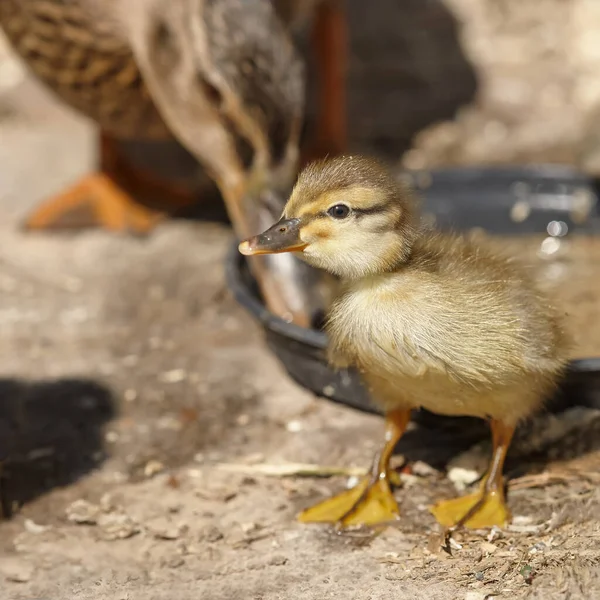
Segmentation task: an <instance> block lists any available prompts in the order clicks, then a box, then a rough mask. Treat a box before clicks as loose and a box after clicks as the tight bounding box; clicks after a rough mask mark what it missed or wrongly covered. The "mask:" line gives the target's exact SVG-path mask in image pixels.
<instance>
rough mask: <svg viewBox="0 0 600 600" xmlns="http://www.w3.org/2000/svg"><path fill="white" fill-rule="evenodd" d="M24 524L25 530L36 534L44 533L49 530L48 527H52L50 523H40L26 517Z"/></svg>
mask: <svg viewBox="0 0 600 600" xmlns="http://www.w3.org/2000/svg"><path fill="white" fill-rule="evenodd" d="M23 526H24V527H25V531H28V532H29V533H34V534H39V533H44V532H45V531H48V529H50V526H49V525H39V524H38V523H36V522H34V521H32V520H31V519H25V522H24V523H23Z"/></svg>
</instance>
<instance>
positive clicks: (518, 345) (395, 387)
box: [328, 232, 567, 422]
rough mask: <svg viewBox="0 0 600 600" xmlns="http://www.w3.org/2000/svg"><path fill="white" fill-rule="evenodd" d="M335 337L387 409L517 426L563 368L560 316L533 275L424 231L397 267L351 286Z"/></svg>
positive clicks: (336, 347)
mask: <svg viewBox="0 0 600 600" xmlns="http://www.w3.org/2000/svg"><path fill="white" fill-rule="evenodd" d="M328 331H329V335H330V339H331V353H332V355H333V356H334V357H336V358H337V363H338V364H350V365H354V366H356V367H357V368H359V369H360V370H361V371H362V372H363V374H364V378H365V380H366V382H367V383H368V385H369V387H370V388H371V391H372V393H373V397H374V399H375V400H376V401H378V402H379V403H381V404H382V405H383V407H384V408H386V409H392V408H401V407H406V406H408V407H417V406H423V407H425V408H427V409H429V410H431V411H433V412H438V413H442V414H451V415H471V416H480V417H484V418H485V417H497V418H499V417H501V418H503V419H504V420H505V421H514V422H516V421H518V420H519V419H521V418H523V417H525V416H527V415H528V414H529V413H530V412H531V411H532V410H534V409H535V408H536V407H537V406H538V405H539V404H540V403H541V402H542V401H543V399H544V397H545V396H546V395H548V393H550V391H551V390H552V388H553V387H554V385H555V383H556V381H557V379H558V377H559V376H560V374H561V372H562V371H563V369H564V367H565V365H566V346H567V343H566V338H565V336H564V334H563V330H562V324H561V321H560V319H559V316H558V313H557V311H556V310H555V309H554V308H553V307H552V305H551V302H550V301H549V300H548V299H547V298H546V297H544V295H543V294H542V293H540V292H539V290H537V288H536V287H535V285H534V283H533V279H532V278H531V277H529V276H528V273H527V271H526V269H525V268H524V267H523V266H521V265H520V264H519V263H518V261H516V260H514V259H511V258H510V257H506V256H503V255H502V254H500V253H497V252H495V251H494V250H492V249H491V247H488V246H487V245H484V244H482V245H480V244H476V243H475V242H474V241H471V240H469V239H467V238H465V237H463V236H453V235H442V234H437V233H429V232H425V233H423V234H422V235H421V236H418V238H417V241H416V242H415V245H414V248H413V251H412V255H411V258H410V260H409V261H408V262H407V263H406V264H404V265H402V266H401V267H399V268H398V269H397V270H395V271H393V272H391V273H383V274H379V275H376V276H371V277H368V278H365V279H362V280H358V281H352V282H349V283H347V284H346V287H345V289H344V291H343V293H342V294H341V296H340V298H339V299H338V301H337V302H336V303H335V305H334V307H333V309H332V311H331V314H330V319H329V325H328Z"/></svg>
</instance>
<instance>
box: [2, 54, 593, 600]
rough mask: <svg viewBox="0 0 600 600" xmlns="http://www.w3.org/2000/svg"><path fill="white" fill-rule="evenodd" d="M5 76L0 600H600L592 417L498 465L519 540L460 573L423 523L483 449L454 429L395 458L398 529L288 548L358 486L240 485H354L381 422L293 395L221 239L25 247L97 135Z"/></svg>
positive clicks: (481, 551)
mask: <svg viewBox="0 0 600 600" xmlns="http://www.w3.org/2000/svg"><path fill="white" fill-rule="evenodd" d="M7 64H8V63H7V62H4V63H2V62H1V61H0V66H2V67H3V68H4V71H2V78H4V79H2V80H3V81H5V82H6V81H8V80H7V79H6V78H7V77H9V76H10V77H13V78H14V81H15V82H16V83H15V85H14V87H11V88H10V89H9V90H5V91H4V92H3V93H2V95H0V140H1V143H0V215H1V217H2V218H1V219H0V248H1V252H0V290H1V292H2V293H1V294H0V331H1V334H2V335H1V336H0V370H1V372H0V377H1V379H0V457H3V458H4V457H8V461H7V463H6V465H5V469H4V473H3V478H2V484H3V495H4V498H5V505H6V506H5V510H6V512H7V513H11V512H12V516H11V517H10V518H9V519H7V520H6V521H4V522H3V523H2V524H0V598H1V599H2V600H5V599H6V600H9V599H10V600H25V599H28V600H31V599H32V598H40V599H41V598H44V599H49V600H50V599H63V598H65V599H66V598H80V599H82V600H88V599H89V600H100V599H105V598H106V599H111V600H137V599H144V600H167V599H172V598H177V599H178V600H188V599H190V600H191V599H194V600H195V599H197V598H202V599H203V600H217V599H227V600H233V599H236V598H239V599H244V600H245V599H256V600H258V599H264V600H267V599H269V600H275V599H288V598H306V599H318V600H321V599H324V598H348V599H360V600H367V599H374V600H375V599H376V600H385V599H388V598H389V599H391V598H394V599H421V598H427V599H429V600H437V599H439V600H454V599H463V598H464V599H466V600H483V599H484V598H488V597H497V598H509V597H510V598H544V599H554V598H557V599H558V598H570V599H576V598H594V597H600V518H599V517H598V515H599V514H600V487H598V473H599V472H600V471H599V470H598V466H599V465H600V449H599V446H598V444H599V442H598V439H600V411H598V410H593V409H573V410H570V411H569V412H567V413H566V414H564V415H562V416H561V417H560V418H557V417H552V416H549V415H544V416H541V417H540V418H539V419H537V420H536V421H535V422H533V423H532V424H530V425H529V427H528V428H526V429H525V430H524V431H523V432H521V434H520V436H519V438H518V439H517V443H516V444H515V448H514V449H513V452H512V458H511V461H510V463H509V465H508V474H509V475H510V476H511V478H512V479H511V489H510V505H511V508H512V510H513V513H514V519H513V524H512V525H511V527H509V528H508V529H507V530H505V531H493V532H482V533H480V532H475V533H469V534H468V535H467V534H457V535H456V538H455V539H456V543H455V544H454V547H453V549H452V553H451V554H447V553H445V552H443V551H441V550H440V548H439V538H438V529H437V527H436V525H435V523H434V520H433V518H432V517H431V516H430V514H429V513H428V511H427V506H428V505H429V504H430V503H431V502H433V501H434V500H436V499H438V498H441V497H449V496H451V495H453V494H457V493H458V492H457V490H456V489H455V488H454V486H453V485H452V483H451V482H450V480H449V479H448V478H447V477H446V475H445V473H446V471H445V469H444V467H445V466H446V463H448V461H449V460H451V459H452V460H454V461H458V462H457V464H459V465H462V466H466V467H467V471H469V470H472V469H473V468H474V465H475V470H476V471H479V472H481V464H482V463H481V460H480V456H481V454H480V452H478V449H480V448H481V447H480V446H478V447H476V448H475V449H474V450H473V449H471V450H469V451H468V452H467V453H466V454H463V455H462V457H461V456H459V457H458V458H457V457H456V456H452V455H453V452H451V451H450V450H449V448H454V449H456V448H462V450H468V447H469V446H470V445H471V444H472V441H473V440H472V439H471V438H469V440H468V441H467V442H466V443H465V442H464V431H463V432H461V431H460V430H459V431H456V429H454V430H452V429H449V430H448V431H443V432H439V431H438V432H436V431H434V432H431V431H430V432H428V431H426V430H413V431H412V432H411V435H409V436H408V438H407V441H406V443H405V445H404V446H403V447H402V448H401V449H400V450H401V452H402V453H403V454H404V455H405V456H406V457H407V460H408V464H409V466H410V467H409V468H407V469H405V470H404V475H403V479H404V484H405V485H404V487H403V488H402V489H399V490H398V491H397V498H398V500H399V502H400V505H401V509H402V513H403V518H402V520H401V521H399V523H398V526H397V527H392V528H389V529H387V530H386V531H385V532H383V533H382V534H381V535H379V536H377V537H369V536H365V535H356V534H355V535H343V536H340V535H336V534H334V533H332V532H330V531H328V530H327V529H324V528H322V527H318V526H315V527H312V526H311V527H309V526H303V525H300V524H298V523H297V522H296V521H295V515H296V513H297V512H298V511H299V510H300V509H301V508H303V507H305V506H307V505H309V504H310V503H311V502H314V501H315V500H317V499H319V498H322V497H323V496H325V495H327V494H329V493H331V492H332V491H334V490H336V489H341V488H343V487H344V486H345V485H346V483H347V481H348V476H338V477H331V478H329V479H318V478H311V477H308V478H301V477H287V478H283V477H267V476H265V475H261V474H257V473H256V472H252V471H253V469H254V471H256V470H257V468H258V467H259V466H260V465H261V464H268V465H287V464H289V463H310V464H315V465H330V466H333V465H335V466H347V467H350V466H366V465H367V464H368V462H369V460H370V457H371V454H372V452H373V450H374V447H375V445H376V443H377V442H378V440H379V439H380V437H379V436H380V435H381V420H380V419H379V418H378V417H375V416H371V415H365V414H361V413H358V412H356V411H353V410H350V409H346V408H343V407H340V406H336V405H333V404H331V403H329V402H326V401H324V400H317V399H315V398H314V397H313V396H312V395H311V394H309V393H307V392H305V391H303V390H302V389H300V388H299V387H298V386H297V385H295V384H294V383H293V382H291V381H290V380H289V379H288V378H287V376H286V375H285V373H284V372H283V370H282V369H281V367H280V366H279V364H278V362H277V360H276V358H275V357H273V356H272V355H271V354H270V353H269V352H268V351H267V349H266V346H265V344H264V343H263V340H262V336H261V332H260V330H259V328H258V327H257V326H256V324H255V323H254V322H253V321H252V319H251V318H250V317H249V316H248V315H247V314H246V313H245V312H244V310H243V309H241V308H240V307H239V306H238V305H237V304H236V303H235V302H234V300H233V299H232V298H231V296H230V295H229V293H228V292H227V290H226V287H225V283H224V278H223V270H222V269H221V268H220V267H219V265H221V264H222V261H223V260H224V256H225V253H226V252H227V250H228V248H229V246H230V244H231V243H232V236H231V232H230V230H229V228H228V227H227V226H226V225H223V224H218V223H208V222H199V223H198V222H193V223H191V222H171V223H168V224H166V225H164V226H161V227H160V228H159V229H158V230H157V231H156V233H155V234H154V235H152V236H151V237H150V238H149V239H147V240H139V239H132V238H127V237H118V236H111V235H108V234H105V233H100V232H89V233H84V234H80V235H77V236H49V235H25V234H23V233H21V232H20V231H19V230H18V227H17V226H18V223H19V221H20V219H21V218H22V217H23V215H24V214H26V212H27V210H28V209H29V208H30V207H31V206H33V205H35V204H36V203H37V202H39V201H40V200H41V199H42V198H44V197H45V196H47V195H48V194H49V193H51V192H54V191H58V190H60V189H61V187H62V186H64V185H65V184H67V183H69V182H70V181H72V180H73V179H74V178H76V177H77V176H78V175H81V174H83V173H85V171H86V169H87V168H89V167H90V165H91V164H92V162H93V151H92V148H93V144H92V141H93V131H92V130H91V128H90V126H89V124H87V123H86V122H84V121H82V120H81V119H79V118H77V117H75V116H73V115H72V114H71V113H69V112H67V111H66V110H64V109H62V108H61V107H58V106H56V104H55V103H53V102H52V101H50V100H49V99H48V97H47V95H46V94H45V93H44V92H43V91H41V90H40V89H39V88H38V87H37V86H35V85H34V84H32V82H30V81H29V80H27V79H24V80H23V81H20V79H19V77H20V74H19V71H18V69H17V68H16V67H14V66H13V67H10V68H9V67H7V66H6V65H7ZM9 69H12V70H9ZM461 438H463V441H461ZM575 442H577V443H575ZM486 443H487V442H485V441H484V446H483V449H485V444H486ZM425 451H429V453H427V452H425ZM418 458H420V459H421V460H418V461H416V462H415V460H416V459H418ZM562 459H565V460H566V461H567V462H563V463H561V462H560V461H561V460H562ZM398 461H399V462H401V461H400V459H398ZM232 463H233V464H236V465H238V469H237V470H235V471H234V472H232V471H229V470H226V469H225V467H224V465H226V464H232ZM452 464H453V463H451V465H452ZM239 465H243V466H245V467H246V469H247V470H248V471H249V472H243V470H242V468H241V467H239ZM431 465H433V466H431ZM434 467H435V468H434ZM455 472H456V471H455Z"/></svg>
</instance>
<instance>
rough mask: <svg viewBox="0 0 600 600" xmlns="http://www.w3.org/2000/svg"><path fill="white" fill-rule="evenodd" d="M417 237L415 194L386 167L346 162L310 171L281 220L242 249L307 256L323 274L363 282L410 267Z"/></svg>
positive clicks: (319, 164) (301, 177) (362, 160)
mask: <svg viewBox="0 0 600 600" xmlns="http://www.w3.org/2000/svg"><path fill="white" fill-rule="evenodd" d="M415 234H416V228H415V207H414V201H413V198H412V196H411V193H410V192H409V190H408V189H407V188H406V187H405V186H404V185H403V184H401V183H400V182H398V181H397V180H396V179H394V178H393V177H392V176H391V175H390V173H389V172H388V171H387V170H386V169H385V168H384V167H383V166H382V165H380V164H379V163H378V162H376V161H374V160H372V159H369V158H363V157H359V156H344V157H339V158H335V159H332V160H328V161H323V162H317V163H313V164H311V165H309V166H308V167H307V168H306V169H304V170H303V171H302V172H301V173H300V175H299V177H298V180H297V182H296V185H295V187H294V189H293V191H292V194H291V196H290V199H289V200H288V202H287V204H286V206H285V209H284V211H283V216H282V217H281V219H280V220H279V221H278V222H277V223H275V225H273V226H272V227H270V228H269V229H267V230H266V231H265V232H263V233H261V234H259V235H257V236H255V237H252V238H250V239H248V240H246V241H244V242H242V243H241V244H240V247H239V249H240V252H241V253H242V254H245V255H256V254H275V253H279V252H299V253H301V256H302V258H303V259H304V260H306V261H307V262H308V263H310V264H311V265H313V266H315V267H319V268H322V269H325V270H327V271H329V272H330V273H333V274H335V275H338V276H340V277H342V278H357V277H364V276H367V275H373V274H377V273H383V272H386V271H390V270H392V269H394V268H396V267H397V266H398V265H399V264H401V263H403V262H405V261H406V260H407V259H408V257H409V255H410V251H411V248H412V244H413V241H414V238H415Z"/></svg>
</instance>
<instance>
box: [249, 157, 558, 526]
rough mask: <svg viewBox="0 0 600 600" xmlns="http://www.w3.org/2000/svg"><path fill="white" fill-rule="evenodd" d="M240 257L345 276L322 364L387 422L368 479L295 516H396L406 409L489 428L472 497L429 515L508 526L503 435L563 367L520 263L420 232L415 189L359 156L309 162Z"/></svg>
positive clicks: (550, 316) (544, 302) (353, 521)
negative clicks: (395, 457)
mask: <svg viewBox="0 0 600 600" xmlns="http://www.w3.org/2000/svg"><path fill="white" fill-rule="evenodd" d="M240 252H242V253H243V254H246V255H254V254H265V253H278V252H298V253H299V255H300V256H301V257H302V258H303V259H304V260H305V261H307V262H308V263H310V264H311V265H313V266H316V267H320V268H322V269H325V270H327V271H329V272H330V273H333V274H334V275H337V276H339V277H340V278H341V279H342V281H343V285H342V289H341V292H340V295H339V297H338V298H337V299H336V301H335V302H334V304H333V305H332V307H331V309H330V312H329V316H328V322H327V325H326V328H327V332H328V335H329V340H330V348H329V358H330V361H331V363H332V364H333V365H335V366H337V367H343V368H345V367H354V368H356V369H358V370H359V372H360V373H361V374H362V377H363V379H364V381H365V383H366V385H367V386H368V388H369V390H370V392H371V394H372V397H373V400H374V401H375V402H376V403H377V404H378V405H379V406H380V407H381V408H382V409H383V411H385V415H386V421H385V423H386V425H385V441H384V444H383V446H382V448H381V450H380V451H379V452H378V453H377V455H376V456H375V459H374V462H373V468H372V471H371V474H370V475H369V476H368V477H366V478H364V479H363V480H361V481H360V482H359V483H358V485H357V486H356V487H354V488H353V489H351V490H348V491H345V492H342V493H341V494H340V495H338V496H335V497H333V498H330V499H328V500H325V501H324V502H321V503H320V504H318V505H316V506H314V507H312V508H309V509H308V510H306V511H304V512H303V513H302V514H301V515H300V520H301V521H304V522H329V523H335V524H337V525H338V526H340V527H347V526H351V525H374V524H380V523H384V522H387V521H390V520H392V519H395V518H397V517H398V514H399V512H398V506H397V504H396V501H395V500H394V497H393V495H392V493H391V490H390V484H389V475H390V474H389V460H390V456H391V454H392V451H393V449H394V447H395V445H396V444H397V442H398V440H399V439H400V437H401V436H402V434H403V433H404V431H405V429H406V426H407V425H408V422H409V420H410V413H411V410H412V409H415V408H420V407H423V408H426V409H428V410H430V411H432V412H435V413H439V414H442V415H454V416H459V415H462V416H465V415H467V416H475V417H481V418H482V419H487V420H489V422H490V425H491V431H492V440H493V453H492V458H491V462H490V467H489V470H488V472H487V474H486V476H485V478H484V479H483V482H482V484H481V488H480V490H479V491H478V492H477V493H476V494H473V495H469V496H465V497H461V498H458V499H455V500H449V501H443V502H441V503H438V504H437V505H435V506H434V507H432V509H431V510H432V512H433V514H434V515H435V517H436V518H437V520H438V521H439V522H440V523H441V524H442V525H445V526H448V527H457V526H466V527H471V528H480V527H491V526H494V525H497V526H503V525H505V524H506V523H507V522H508V521H509V519H510V513H509V511H508V508H507V506H506V502H505V496H504V486H503V478H502V470H503V464H504V459H505V456H506V452H507V450H508V447H509V444H510V442H511V438H512V436H513V432H514V430H515V427H516V425H517V424H518V423H519V421H520V420H522V419H524V418H526V417H528V416H529V415H531V414H532V413H533V412H534V411H535V410H536V409H538V408H539V407H540V406H541V404H542V402H543V401H544V398H545V397H547V396H548V394H550V393H551V391H552V390H553V388H554V387H555V385H556V384H557V381H558V379H559V377H560V376H561V374H562V372H563V371H564V369H565V366H566V363H567V358H566V341H565V336H564V335H563V332H562V326H561V322H560V319H559V318H558V316H557V313H556V312H555V310H554V309H553V308H552V307H551V305H550V302H549V300H548V299H547V298H545V297H544V296H543V295H542V294H541V293H540V292H539V291H538V290H537V289H536V287H535V285H534V283H533V281H532V280H531V279H530V278H528V276H527V274H526V273H525V272H524V271H523V270H521V268H520V267H519V265H518V264H517V263H516V262H515V261H514V260H513V259H511V258H510V257H506V256H502V255H500V254H498V253H497V252H495V251H493V250H492V249H490V248H486V247H485V246H484V245H480V244H475V243H474V242H472V241H470V240H469V239H467V238H465V237H463V236H458V235H445V234H440V233H436V232H433V231H429V230H425V229H423V228H421V226H420V224H419V218H418V212H417V210H416V205H415V201H414V199H413V196H412V194H411V192H410V191H409V190H408V189H407V188H406V187H405V186H404V185H402V184H400V183H399V182H398V181H396V180H395V179H394V178H393V177H392V176H391V175H390V174H389V173H388V172H387V171H386V170H385V169H384V168H383V167H382V166H381V165H380V164H378V163H377V162H375V161H373V160H371V159H368V158H362V157H357V156H348V157H340V158H336V159H334V160H330V161H325V162H318V163H313V164H312V165H310V166H308V167H307V168H306V169H305V170H304V171H303V172H302V173H301V174H300V175H299V177H298V180H297V183H296V185H295V187H294V190H293V192H292V194H291V197H290V198H289V200H288V202H287V204H286V206H285V210H284V212H283V216H282V218H281V220H280V221H279V222H278V223H276V224H275V225H273V226H272V227H271V228H270V229H268V230H267V231H265V232H264V233H262V234H260V235H257V236H256V237H253V238H250V239H248V240H246V241H244V242H242V243H241V244H240Z"/></svg>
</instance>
